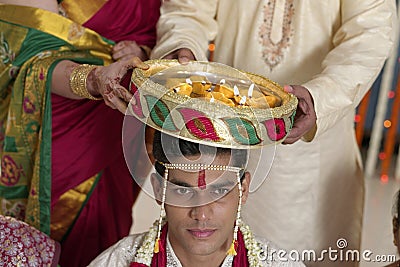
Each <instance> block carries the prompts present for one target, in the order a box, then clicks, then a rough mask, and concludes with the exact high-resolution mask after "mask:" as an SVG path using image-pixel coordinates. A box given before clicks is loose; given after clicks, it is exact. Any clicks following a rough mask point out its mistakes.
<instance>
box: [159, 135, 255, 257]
mask: <svg viewBox="0 0 400 267" xmlns="http://www.w3.org/2000/svg"><path fill="white" fill-rule="evenodd" d="M153 155H154V157H155V159H156V164H155V168H156V170H157V173H158V174H157V175H156V174H154V175H153V177H152V183H153V188H154V191H155V194H156V196H158V197H157V199H159V200H161V199H162V194H163V187H164V184H163V179H162V177H166V175H165V171H166V169H167V171H168V177H166V178H167V179H168V183H167V187H166V191H165V203H166V204H165V210H166V216H167V221H168V234H169V240H170V242H171V244H172V246H173V248H174V250H175V252H176V254H177V255H178V257H179V258H180V260H181V261H183V262H184V261H185V258H186V259H189V258H191V259H193V257H196V256H198V257H202V256H207V257H209V256H215V257H216V258H222V259H223V258H224V257H225V256H226V252H227V251H228V249H229V248H230V246H231V244H232V240H233V232H234V227H235V223H236V219H237V214H238V206H239V199H240V198H241V202H242V203H245V202H246V199H247V196H248V189H249V183H250V174H249V173H248V172H245V170H244V168H245V166H246V164H247V151H246V150H233V149H227V148H215V147H210V146H204V145H199V144H197V143H193V142H189V141H184V140H181V139H176V138H173V137H170V136H168V135H164V134H160V133H159V132H157V133H156V135H155V136H154V142H153ZM238 178H239V179H240V181H241V187H240V188H241V192H242V194H241V196H239V190H238V188H239V186H238ZM215 257H214V258H215Z"/></svg>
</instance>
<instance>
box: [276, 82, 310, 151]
mask: <svg viewBox="0 0 400 267" xmlns="http://www.w3.org/2000/svg"><path fill="white" fill-rule="evenodd" d="M283 89H284V90H285V91H286V92H287V93H292V94H293V95H295V96H296V97H297V99H298V100H299V103H298V105H297V110H296V116H295V117H294V124H293V128H292V130H291V131H290V133H289V134H288V136H287V137H286V139H285V141H284V142H283V143H284V144H293V143H295V142H296V141H298V140H299V139H300V138H301V137H302V136H303V135H305V134H306V133H308V132H309V131H310V130H312V129H313V128H314V127H315V123H316V121H317V115H316V114H315V108H314V101H313V99H312V96H311V94H310V92H309V91H308V90H307V88H305V87H303V86H301V85H291V86H290V85H285V86H284V87H283Z"/></svg>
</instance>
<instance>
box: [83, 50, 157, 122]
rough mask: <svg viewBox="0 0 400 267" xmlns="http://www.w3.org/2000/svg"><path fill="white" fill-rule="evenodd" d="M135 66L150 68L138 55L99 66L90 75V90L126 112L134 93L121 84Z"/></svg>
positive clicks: (109, 104) (112, 106)
mask: <svg viewBox="0 0 400 267" xmlns="http://www.w3.org/2000/svg"><path fill="white" fill-rule="evenodd" d="M133 68H141V69H144V70H146V69H148V68H149V65H147V64H145V63H143V62H142V61H141V60H140V58H138V57H131V58H129V59H128V60H119V61H117V62H114V63H112V64H110V65H108V66H99V67H97V68H96V69H95V70H94V71H92V72H91V73H90V74H89V76H88V84H87V85H88V91H89V92H90V93H91V94H92V95H94V96H95V95H102V96H103V98H104V102H105V103H106V105H108V106H109V107H111V108H113V109H118V110H119V111H120V112H122V113H124V114H125V111H126V108H127V105H128V103H129V101H130V100H131V98H132V96H133V95H132V94H131V93H130V92H129V91H128V90H127V89H126V88H125V87H123V86H122V85H121V80H122V78H123V77H124V76H125V75H126V74H127V72H128V70H130V69H133Z"/></svg>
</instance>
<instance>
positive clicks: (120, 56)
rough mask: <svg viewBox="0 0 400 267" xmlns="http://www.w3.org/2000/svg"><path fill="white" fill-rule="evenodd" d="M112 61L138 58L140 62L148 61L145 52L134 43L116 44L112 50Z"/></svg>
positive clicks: (123, 42) (122, 42)
mask: <svg viewBox="0 0 400 267" xmlns="http://www.w3.org/2000/svg"><path fill="white" fill-rule="evenodd" d="M112 57H113V59H114V60H129V59H131V58H133V57H138V58H140V59H141V60H142V61H145V60H148V59H149V58H148V56H147V54H146V53H145V51H144V50H143V49H142V48H140V46H139V45H138V44H137V43H136V42H135V41H121V42H119V43H117V44H116V45H115V46H114V47H113V50H112Z"/></svg>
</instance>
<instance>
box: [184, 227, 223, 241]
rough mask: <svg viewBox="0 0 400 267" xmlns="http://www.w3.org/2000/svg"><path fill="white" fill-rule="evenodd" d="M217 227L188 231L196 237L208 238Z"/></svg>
mask: <svg viewBox="0 0 400 267" xmlns="http://www.w3.org/2000/svg"><path fill="white" fill-rule="evenodd" d="M215 231H216V230H215V229H188V232H189V233H190V234H191V235H192V236H194V237H196V238H200V239H202V238H208V237H210V236H212V235H213V234H214V233H215Z"/></svg>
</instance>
